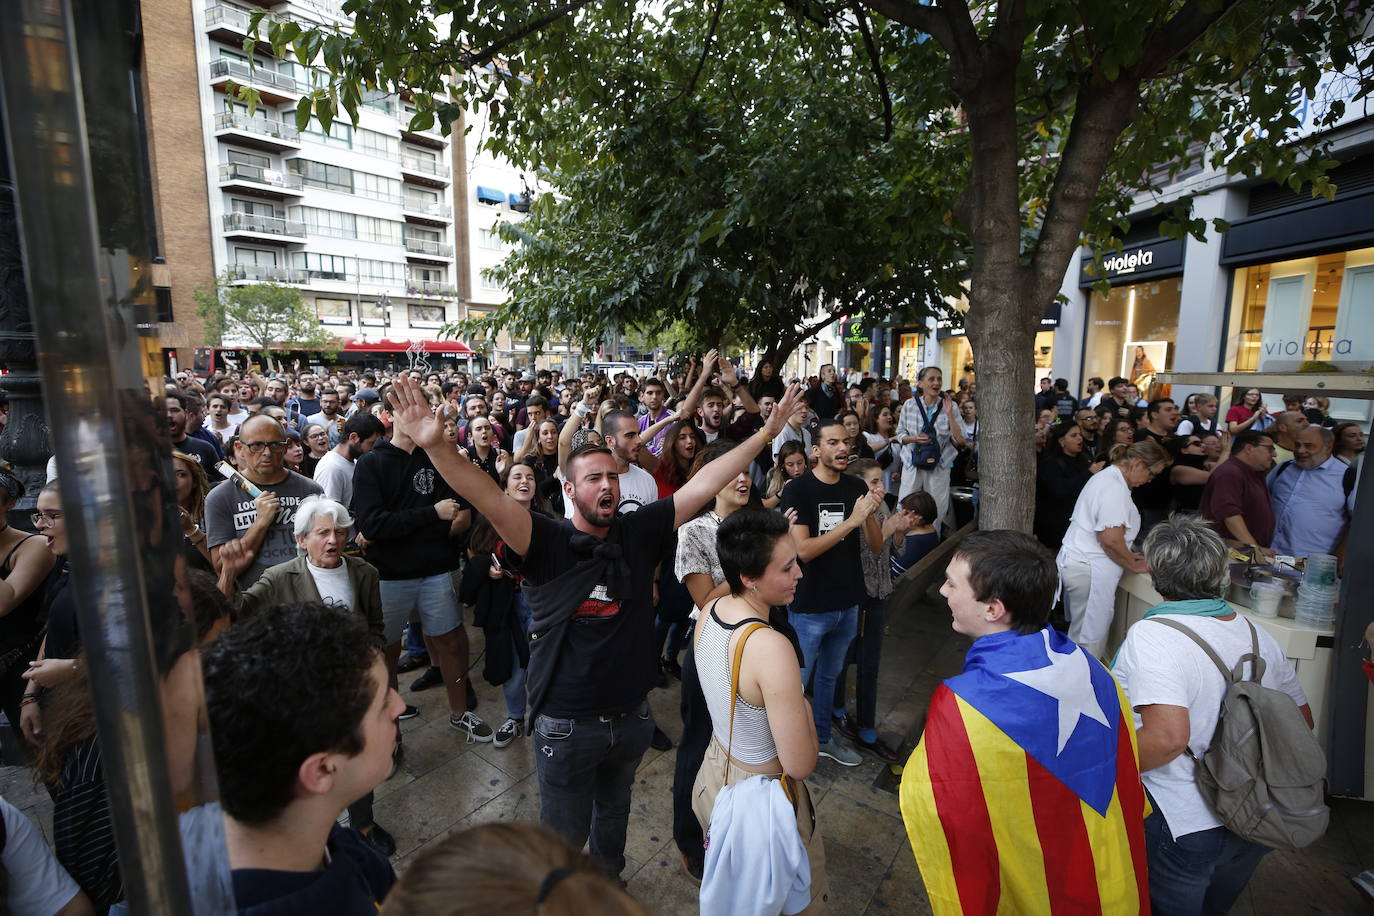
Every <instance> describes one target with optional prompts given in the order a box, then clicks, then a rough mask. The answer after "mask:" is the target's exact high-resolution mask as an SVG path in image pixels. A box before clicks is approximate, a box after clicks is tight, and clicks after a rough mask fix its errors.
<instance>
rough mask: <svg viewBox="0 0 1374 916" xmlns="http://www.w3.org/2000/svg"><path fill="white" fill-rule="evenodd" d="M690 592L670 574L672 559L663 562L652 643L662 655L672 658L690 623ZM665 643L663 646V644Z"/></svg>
mask: <svg viewBox="0 0 1374 916" xmlns="http://www.w3.org/2000/svg"><path fill="white" fill-rule="evenodd" d="M691 613H692V593H691V592H689V591H687V587H686V586H685V585H683V584H682V583H680V582H678V581H677V576H675V575H673V565H672V563H666V562H665V563H664V564H663V572H662V573H661V574H660V575H659V577H658V616H657V618H656V620H655V622H654V637H655V643H654V644H655V645H656V646H658V650H659V651H660V652H662V653H663V656H662V657H663V658H665V659H675V658H677V654H678V653H679V652H681V651H682V644H683V642H684V640H685V639H686V634H687V631H688V629H689V628H690V625H691V620H690V617H689V615H690V614H691ZM665 643H666V646H665Z"/></svg>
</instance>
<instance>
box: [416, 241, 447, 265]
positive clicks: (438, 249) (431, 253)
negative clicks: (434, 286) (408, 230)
mask: <svg viewBox="0 0 1374 916" xmlns="http://www.w3.org/2000/svg"><path fill="white" fill-rule="evenodd" d="M405 245H406V254H408V255H411V256H412V257H415V258H420V259H437V260H443V261H450V260H452V259H453V246H452V245H445V244H444V243H443V242H433V241H430V240H429V239H412V238H407V239H406V240H405Z"/></svg>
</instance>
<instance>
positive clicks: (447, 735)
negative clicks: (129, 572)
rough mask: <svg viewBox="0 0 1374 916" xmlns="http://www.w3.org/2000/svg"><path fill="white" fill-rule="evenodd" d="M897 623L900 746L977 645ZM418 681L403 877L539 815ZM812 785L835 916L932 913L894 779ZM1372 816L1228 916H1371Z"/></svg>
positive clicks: (662, 812) (648, 779) (1285, 862)
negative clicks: (495, 827)
mask: <svg viewBox="0 0 1374 916" xmlns="http://www.w3.org/2000/svg"><path fill="white" fill-rule="evenodd" d="M937 601H938V599H937ZM888 619H889V626H888V635H887V638H886V641H885V642H884V645H883V660H882V675H881V677H880V679H879V710H880V712H881V715H882V722H881V723H880V725H879V729H878V730H879V732H880V733H881V734H882V735H883V736H884V737H885V738H887V739H888V740H889V741H890V742H891V743H893V744H894V745H895V744H897V743H898V742H901V741H905V740H906V739H907V738H908V737H909V736H911V735H913V734H914V733H915V729H916V727H917V724H918V723H919V722H920V721H921V720H922V719H923V718H924V715H925V708H926V704H927V703H928V701H929V698H930V695H931V693H932V692H933V690H934V689H935V687H936V685H938V684H939V682H940V681H941V680H942V679H943V678H946V677H949V676H950V675H952V674H956V673H958V672H959V671H960V670H961V669H962V667H963V657H964V652H965V650H966V649H967V648H968V640H967V639H965V638H964V637H961V636H959V635H958V634H956V633H954V632H953V631H952V630H951V629H950V627H949V611H948V609H947V608H946V607H945V606H944V605H943V603H919V604H912V605H908V606H907V607H906V608H903V609H897V608H893V609H891V610H890V611H889V613H888ZM470 636H471V638H472V641H473V657H474V658H476V655H477V652H479V651H480V649H481V644H482V634H481V632H480V631H475V630H472V631H470ZM417 676H418V673H417V674H409V675H404V676H403V677H402V681H401V684H402V695H403V696H404V697H405V698H406V700H407V701H408V702H412V703H415V704H416V705H417V706H419V707H420V710H421V714H420V716H418V717H417V718H415V719H411V720H408V721H406V722H403V723H402V730H403V731H404V733H405V748H406V750H405V761H404V764H403V765H402V768H401V770H400V771H399V772H397V773H396V775H395V776H393V777H392V778H391V779H390V780H389V781H387V782H386V783H384V784H383V785H382V786H381V787H380V788H378V790H377V802H376V818H377V821H378V823H380V824H382V825H384V826H385V827H386V828H387V829H388V830H390V831H391V832H392V834H394V835H395V837H396V842H397V847H398V848H397V857H396V859H395V862H396V865H397V868H398V869H404V868H405V866H406V863H407V861H408V860H409V859H410V857H411V856H413V855H414V854H415V852H416V851H417V850H419V849H422V848H424V847H425V846H426V845H427V844H431V843H434V842H436V841H437V840H439V839H440V838H442V837H444V836H446V835H447V834H449V833H450V832H453V831H455V830H461V829H463V828H465V827H468V826H471V825H473V824H479V823H484V822H487V821H494V820H530V821H534V820H538V817H539V803H538V782H537V780H536V778H535V776H534V764H533V759H532V757H531V750H532V749H531V745H530V741H529V739H528V738H524V739H520V740H518V741H516V742H515V743H513V744H511V745H510V746H509V747H507V748H505V749H504V750H497V749H496V748H495V747H493V746H492V745H490V744H468V743H465V742H464V740H463V737H462V735H461V734H460V733H458V732H456V731H454V730H453V729H452V728H450V727H449V725H448V709H447V706H446V702H445V699H444V691H443V690H440V689H434V690H430V691H426V692H424V693H419V694H412V693H410V692H409V691H408V690H406V685H408V684H409V683H410V682H411V681H413V680H414V679H415V678H416V677H417ZM474 680H475V682H476V684H477V688H478V693H479V695H480V697H481V705H480V707H479V710H478V711H479V713H480V714H481V715H482V716H483V717H484V718H485V719H486V720H487V722H488V723H490V724H491V725H492V727H493V728H495V727H497V726H499V725H500V723H501V722H502V721H504V719H505V709H504V704H503V703H502V701H501V692H500V689H499V688H495V687H491V686H489V685H487V684H486V683H485V682H483V681H482V680H481V662H480V661H479V662H478V663H477V665H476V667H475V671H474ZM850 682H851V684H852V682H853V678H852V677H851V678H850ZM677 697H678V691H677V684H676V682H674V683H673V686H672V687H671V688H669V689H667V690H655V691H654V692H653V693H652V694H651V696H650V700H651V702H652V704H653V708H654V714H655V716H656V718H657V719H658V721H659V723H660V724H661V725H662V727H663V730H664V731H666V732H667V733H668V735H669V736H670V737H673V738H674V739H675V740H676V738H677V736H678V734H679V733H680V731H681V722H680V720H679V718H678V713H677V702H678V701H677ZM851 709H852V704H851ZM907 749H909V746H908V747H907ZM673 755H674V752H673V751H667V752H660V751H654V750H650V751H649V752H648V753H647V754H646V755H645V757H644V760H643V762H642V763H641V765H640V768H639V781H638V785H637V786H636V787H635V792H634V798H633V808H632V813H631V816H630V828H629V836H628V842H627V845H626V856H627V858H628V860H629V864H628V865H627V867H626V870H625V873H624V877H625V879H626V880H627V881H628V882H629V889H630V892H631V893H633V894H634V895H635V896H636V897H637V898H638V899H639V900H640V901H642V902H643V903H644V904H645V905H646V906H647V907H648V908H649V910H650V912H652V913H655V914H658V916H688V914H692V916H695V914H696V913H697V912H698V908H697V889H696V886H695V885H693V884H692V883H691V882H690V881H689V880H688V879H687V877H686V876H685V874H684V873H683V871H682V866H681V862H680V859H679V857H678V853H677V848H676V847H675V846H674V845H673V842H672V803H671V797H670V788H671V784H672V774H673ZM808 785H809V786H810V787H811V793H812V797H813V799H814V800H815V803H816V813H817V820H818V823H819V824H820V827H821V833H822V835H823V836H824V837H825V846H826V859H827V863H828V868H829V873H830V885H831V888H832V890H833V892H834V893H833V896H832V900H831V907H830V912H831V913H832V914H837V916H851V914H853V916H860V914H863V916H867V914H888V913H896V914H902V916H916V914H922V913H929V912H930V907H929V904H928V902H927V900H926V895H925V890H924V888H923V887H922V885H921V878H920V873H919V872H918V870H917V868H916V861H915V858H914V857H913V856H912V854H911V850H910V848H909V847H908V845H907V842H906V832H905V829H904V828H903V826H902V821H901V815H900V812H899V811H898V806H897V796H896V794H895V789H896V781H895V779H894V778H893V777H892V776H891V774H890V773H889V772H888V770H887V768H886V767H884V766H881V765H880V764H879V763H878V762H877V761H875V760H872V759H871V758H868V757H867V756H865V759H864V763H863V764H862V765H860V766H857V767H852V768H849V767H842V766H839V765H838V764H836V763H835V762H834V761H831V760H828V759H825V758H822V759H821V761H820V762H819V764H818V765H817V768H816V772H815V774H814V775H813V776H812V777H811V778H810V779H809V780H808ZM0 794H3V796H4V797H5V798H6V799H8V800H9V801H10V802H11V803H12V804H14V805H16V806H17V807H19V808H20V809H21V810H23V811H24V812H25V813H26V814H28V815H29V816H30V817H33V818H34V819H36V820H37V821H38V822H39V823H40V824H42V826H43V829H44V832H45V835H47V836H48V838H49V840H51V837H52V827H51V820H52V817H51V808H52V806H51V803H50V802H49V801H48V798H47V793H46V792H44V791H43V790H41V789H39V790H38V791H37V792H35V791H33V789H32V784H31V777H30V774H29V772H28V771H26V770H22V769H19V768H15V767H4V768H0ZM1370 813H1371V809H1370V808H1369V807H1368V806H1367V805H1366V804H1365V803H1364V802H1362V801H1353V800H1348V799H1336V800H1333V801H1332V825H1331V829H1330V831H1329V832H1328V833H1327V835H1326V836H1325V837H1324V838H1323V839H1322V840H1321V841H1319V842H1318V843H1316V844H1314V845H1313V846H1311V847H1310V848H1308V849H1305V850H1302V851H1300V852H1275V853H1271V854H1270V855H1268V856H1266V857H1265V859H1264V861H1263V862H1262V863H1261V865H1260V868H1259V871H1258V872H1257V873H1256V876H1255V879H1254V880H1253V881H1252V882H1251V883H1250V886H1249V888H1248V889H1247V891H1246V894H1245V896H1244V897H1242V899H1241V901H1240V902H1239V903H1238V905H1237V906H1236V908H1235V909H1234V910H1233V911H1232V912H1233V913H1235V914H1239V916H1252V914H1253V916H1266V914H1272V913H1283V914H1285V916H1292V914H1298V913H1321V914H1328V913H1359V912H1365V911H1366V910H1367V906H1366V904H1364V903H1363V902H1362V901H1361V898H1360V897H1359V895H1358V894H1357V893H1356V892H1355V891H1354V889H1353V888H1352V886H1351V885H1350V883H1349V880H1348V878H1349V876H1350V875H1353V874H1355V873H1357V872H1359V871H1360V870H1361V869H1363V868H1367V867H1374V819H1371V817H1370V816H1369V815H1370Z"/></svg>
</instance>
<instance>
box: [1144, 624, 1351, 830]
mask: <svg viewBox="0 0 1374 916" xmlns="http://www.w3.org/2000/svg"><path fill="white" fill-rule="evenodd" d="M1153 619H1154V620H1155V621H1157V622H1158V623H1162V624H1164V625H1165V626H1168V627H1172V628H1174V629H1175V630H1180V631H1182V632H1183V633H1184V634H1186V635H1187V636H1188V638H1189V639H1191V640H1192V641H1193V642H1195V643H1197V644H1198V646H1199V647H1200V648H1201V649H1202V651H1204V652H1206V653H1207V657H1208V658H1210V659H1211V660H1212V663H1213V664H1215V665H1216V666H1217V670H1219V671H1220V672H1221V674H1222V677H1224V678H1225V679H1226V681H1227V684H1228V685H1229V686H1228V687H1227V688H1226V695H1225V696H1224V697H1223V698H1222V701H1221V714H1220V716H1219V717H1218V719H1217V729H1216V731H1215V732H1213V734H1212V741H1211V744H1210V745H1209V746H1208V748H1207V750H1206V751H1205V752H1204V753H1203V755H1202V757H1201V758H1199V757H1197V756H1195V755H1194V754H1193V752H1192V749H1191V748H1189V749H1188V750H1187V751H1185V753H1187V755H1188V756H1189V757H1190V758H1192V760H1193V762H1194V763H1196V764H1197V771H1196V779H1197V787H1198V791H1200V792H1201V793H1202V797H1203V798H1204V799H1206V800H1207V803H1208V804H1209V805H1211V806H1212V809H1213V810H1214V811H1216V813H1217V817H1218V818H1220V819H1221V822H1222V823H1223V824H1225V825H1226V828H1227V829H1228V830H1230V831H1231V832H1232V833H1234V834H1236V836H1239V837H1241V838H1242V839H1245V840H1249V841H1250V842H1252V843H1259V844H1261V845H1263V846H1269V847H1272V848H1274V849H1301V848H1302V847H1304V846H1307V845H1308V844H1310V843H1312V842H1314V841H1315V840H1317V839H1320V838H1321V836H1322V835H1323V834H1324V833H1326V827H1327V822H1328V820H1329V819H1330V816H1331V812H1330V810H1329V809H1328V808H1327V807H1326V755H1325V754H1324V753H1323V752H1322V749H1321V745H1320V744H1318V743H1317V738H1316V736H1315V735H1314V734H1313V733H1312V729H1311V728H1309V727H1308V725H1307V722H1306V720H1304V719H1303V717H1302V713H1301V711H1300V710H1299V709H1298V706H1297V704H1296V703H1294V702H1293V698H1292V697H1290V696H1289V695H1288V694H1286V693H1284V692H1283V691H1281V690H1274V689H1272V688H1269V687H1264V686H1261V685H1260V679H1261V678H1263V677H1264V668H1265V663H1264V659H1263V658H1262V657H1261V656H1260V650H1259V634H1257V633H1256V632H1255V625H1254V624H1253V623H1251V622H1250V621H1248V620H1247V621H1245V622H1246V624H1247V625H1248V626H1249V627H1250V645H1251V649H1250V652H1249V654H1247V655H1242V656H1241V658H1240V661H1238V662H1236V667H1235V668H1234V669H1232V670H1231V671H1229V672H1228V671H1227V670H1226V666H1225V665H1224V664H1222V661H1221V659H1220V658H1219V657H1217V654H1216V652H1214V651H1213V650H1212V647H1211V646H1209V645H1207V643H1206V642H1205V641H1204V640H1203V639H1202V638H1201V637H1200V636H1198V635H1197V634H1196V633H1194V632H1193V631H1192V630H1191V629H1190V628H1188V627H1186V626H1184V625H1183V624H1181V623H1179V622H1178V621H1176V620H1170V619H1168V618H1165V617H1155V618H1153ZM1246 659H1249V660H1250V666H1251V678H1250V680H1245V678H1244V676H1243V674H1242V672H1243V671H1244V668H1245V662H1246Z"/></svg>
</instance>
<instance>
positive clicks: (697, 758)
mask: <svg viewBox="0 0 1374 916" xmlns="http://www.w3.org/2000/svg"><path fill="white" fill-rule="evenodd" d="M689 635H690V631H689ZM693 644H694V640H692V639H690V638H689V639H688V640H687V654H686V655H684V656H683V658H682V706H681V709H682V737H681V738H680V739H679V740H678V743H677V760H676V762H675V765H674V767H673V842H675V843H676V844H677V848H678V851H679V852H681V853H682V854H683V855H684V856H686V857H687V859H688V860H689V861H690V862H692V863H693V864H695V865H697V866H703V867H704V865H705V862H706V837H705V835H704V834H703V833H702V831H701V822H700V821H698V820H697V816H696V813H695V812H693V811H692V787H693V786H694V785H696V781H697V771H699V770H700V769H701V761H702V760H704V759H705V757H706V748H707V747H708V746H709V745H710V744H711V712H710V710H708V709H707V708H706V697H705V695H704V694H702V692H701V679H700V678H698V677H697V656H696V650H695V648H694V647H693Z"/></svg>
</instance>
